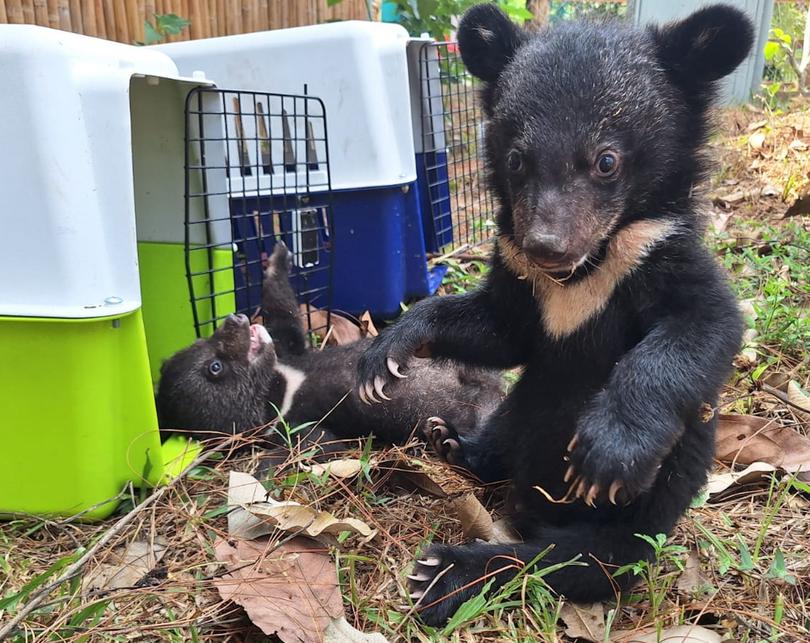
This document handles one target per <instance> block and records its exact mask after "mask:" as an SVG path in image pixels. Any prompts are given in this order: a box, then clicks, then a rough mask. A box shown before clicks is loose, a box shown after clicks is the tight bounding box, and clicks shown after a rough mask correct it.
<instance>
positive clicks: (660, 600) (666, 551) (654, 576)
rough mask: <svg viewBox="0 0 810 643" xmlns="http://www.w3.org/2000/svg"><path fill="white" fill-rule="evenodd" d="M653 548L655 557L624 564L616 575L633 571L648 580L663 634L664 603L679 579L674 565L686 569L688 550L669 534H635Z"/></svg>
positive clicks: (652, 609)
mask: <svg viewBox="0 0 810 643" xmlns="http://www.w3.org/2000/svg"><path fill="white" fill-rule="evenodd" d="M635 535H636V537H637V538H641V539H642V540H643V541H644V542H646V543H647V544H648V545H650V547H652V549H653V559H652V560H651V561H650V560H640V561H638V562H636V563H630V564H629V565H623V566H621V567H619V569H617V570H616V571H615V572H614V574H613V575H614V576H619V575H621V574H627V573H629V572H632V573H633V575H634V576H638V577H640V578H641V579H642V581H643V582H644V585H645V586H646V588H647V596H648V599H649V602H650V617H651V619H652V620H653V622H654V623H655V627H656V630H657V631H658V633H659V635H660V633H661V631H662V630H663V619H662V618H661V606H662V605H663V604H664V600H665V599H666V596H667V592H669V589H670V587H672V584H673V583H674V582H675V579H676V577H677V576H676V575H675V574H672V573H671V572H672V569H671V568H672V567H675V568H677V569H678V570H679V571H683V569H684V556H685V555H686V552H687V549H686V547H683V546H682V545H671V544H667V536H666V534H657V535H656V536H655V537H652V536H647V535H646V534H635Z"/></svg>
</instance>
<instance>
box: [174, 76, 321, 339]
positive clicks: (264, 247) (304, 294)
mask: <svg viewBox="0 0 810 643" xmlns="http://www.w3.org/2000/svg"><path fill="white" fill-rule="evenodd" d="M185 156H186V158H185V163H186V175H185V176H186V179H185V183H186V184H185V235H186V236H185V249H186V273H187V276H188V285H189V293H190V296H191V305H192V312H193V316H194V325H195V329H196V331H197V336H198V337H202V336H208V335H210V334H211V333H212V332H213V331H214V330H215V329H216V328H217V326H218V323H219V322H220V321H221V320H222V319H224V318H225V317H226V316H227V315H228V314H230V313H232V312H239V313H244V314H246V315H248V316H249V317H251V319H255V318H256V317H257V315H258V314H259V313H260V311H261V293H262V276H263V272H264V268H265V267H266V266H267V261H268V258H269V257H270V254H271V253H272V251H273V246H274V245H275V244H276V243H277V242H278V241H284V243H285V244H286V245H287V247H288V248H289V250H290V253H291V256H292V270H291V277H290V279H291V283H292V286H293V289H294V290H295V292H296V294H297V296H298V300H299V302H300V303H301V309H302V313H303V314H304V316H305V320H306V325H307V326H308V329H309V330H310V331H313V332H318V331H320V330H323V328H324V327H325V326H326V325H327V324H328V321H329V320H328V310H329V308H330V307H331V292H332V284H331V279H332V253H333V240H332V233H331V231H332V226H331V217H332V209H331V201H330V195H331V180H330V172H329V149H328V144H327V129H326V110H325V108H324V105H323V103H322V102H321V101H320V100H319V99H318V98H315V97H312V96H307V95H306V89H305V94H304V95H293V94H274V93H264V92H249V91H230V90H222V89H215V88H206V87H200V88H196V89H194V90H193V91H192V92H191V93H190V94H189V95H188V98H187V99H186V153H185ZM321 311H326V312H321Z"/></svg>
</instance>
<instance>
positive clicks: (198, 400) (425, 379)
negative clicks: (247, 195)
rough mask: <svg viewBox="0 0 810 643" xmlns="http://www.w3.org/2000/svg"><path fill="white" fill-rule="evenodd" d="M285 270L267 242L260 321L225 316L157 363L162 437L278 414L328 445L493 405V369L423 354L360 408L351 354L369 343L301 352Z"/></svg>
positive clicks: (283, 255)
mask: <svg viewBox="0 0 810 643" xmlns="http://www.w3.org/2000/svg"><path fill="white" fill-rule="evenodd" d="M289 269H290V256H289V251H288V250H287V248H286V246H284V244H283V243H277V244H276V245H275V247H274V249H273V253H272V255H271V257H270V261H269V264H268V268H267V269H266V271H265V275H264V280H263V288H262V308H263V315H264V318H265V319H266V320H267V327H264V326H262V325H259V324H253V325H251V324H250V322H249V320H248V318H247V317H245V316H244V315H231V316H230V317H228V318H227V319H226V320H225V321H224V322H223V324H222V325H221V326H220V327H219V328H218V329H217V330H216V332H214V334H213V335H212V336H211V337H209V338H207V339H199V340H197V341H196V342H195V343H194V344H192V345H191V346H189V347H188V348H186V349H184V350H182V351H180V352H179V353H177V354H176V355H174V356H172V357H171V358H170V359H169V360H167V361H166V362H165V363H164V364H163V367H162V369H161V377H160V383H159V386H158V392H157V400H156V401H157V409H158V419H159V424H160V427H161V429H162V431H163V433H164V434H166V433H169V432H172V431H178V432H181V433H183V434H184V435H192V436H194V437H198V438H205V437H206V436H207V437H211V435H212V434H213V432H220V433H221V432H226V433H233V432H242V431H246V430H248V429H252V428H254V427H261V426H264V425H267V424H269V423H271V422H273V421H274V420H276V418H277V417H278V415H279V414H280V415H281V416H282V417H283V418H284V419H285V420H286V422H287V424H288V425H289V426H290V427H293V428H294V427H297V426H300V425H302V424H305V423H314V422H318V425H317V428H316V429H315V430H314V431H311V432H310V433H309V434H308V435H306V440H305V442H315V441H317V442H318V444H319V445H320V446H321V447H322V448H323V449H324V451H329V450H330V445H331V444H332V443H333V441H335V440H339V439H344V438H353V437H362V436H368V435H371V434H374V435H375V436H377V437H378V438H380V439H382V440H384V441H386V442H390V443H397V442H404V441H405V440H407V439H408V437H409V436H410V435H411V434H412V433H413V431H414V429H415V428H417V427H418V426H419V425H420V423H422V422H423V421H424V420H426V419H427V418H429V417H431V416H434V415H437V414H438V413H439V412H441V413H442V414H443V416H444V417H448V418H452V421H453V422H457V423H458V425H459V426H474V425H475V424H477V422H478V421H480V420H481V419H483V417H484V416H485V415H486V414H487V413H490V412H492V411H493V410H494V409H495V408H496V406H497V405H498V403H499V402H500V401H501V399H502V397H503V394H502V384H501V379H500V376H499V375H498V374H496V373H494V372H492V371H487V370H484V369H480V368H474V367H465V366H453V365H450V366H447V365H445V366H444V367H440V366H438V365H436V364H434V363H433V362H432V361H431V360H427V359H424V360H419V361H418V364H417V365H416V366H415V368H412V369H411V370H410V371H409V373H408V377H407V379H403V382H402V388H401V389H400V391H399V394H398V395H397V399H396V400H391V401H386V402H385V403H383V404H381V405H379V406H375V407H374V408H373V409H369V407H368V406H366V405H364V404H362V403H361V400H360V398H358V396H357V395H356V394H355V393H354V392H353V384H354V380H355V372H356V368H357V360H358V357H359V356H360V354H361V353H362V352H363V350H364V349H365V348H366V347H367V346H368V345H369V343H370V340H361V341H358V342H355V343H353V344H348V345H345V346H336V347H331V346H330V347H326V348H324V349H323V350H322V351H319V350H311V351H309V350H307V348H306V347H307V343H306V337H305V335H304V331H303V329H302V327H301V323H300V320H299V316H298V305H297V302H296V299H295V294H294V292H293V290H292V287H291V286H290V281H289ZM271 338H272V339H271ZM302 433H303V434H305V433H306V432H305V431H304V432H302ZM266 436H267V440H268V442H269V443H271V444H275V445H279V446H280V445H281V443H280V440H279V437H280V436H279V434H278V433H277V432H276V431H275V430H274V429H273V428H272V427H268V429H267V431H266ZM298 436H299V437H302V435H301V434H298Z"/></svg>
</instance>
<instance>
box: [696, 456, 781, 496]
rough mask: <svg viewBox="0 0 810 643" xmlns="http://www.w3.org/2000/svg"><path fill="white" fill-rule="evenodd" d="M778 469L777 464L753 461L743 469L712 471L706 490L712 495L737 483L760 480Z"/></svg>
mask: <svg viewBox="0 0 810 643" xmlns="http://www.w3.org/2000/svg"><path fill="white" fill-rule="evenodd" d="M776 470H777V469H776V467H775V466H773V465H772V464H768V463H767V462H752V463H751V464H749V465H748V466H747V467H746V468H745V469H743V470H742V471H729V472H727V473H712V474H711V475H709V481H708V482H707V483H706V491H707V492H708V494H709V495H710V496H715V495H717V494H718V493H722V492H723V491H725V490H726V489H728V488H729V487H732V486H734V485H735V484H736V485H744V484H751V483H752V482H759V481H760V480H763V479H765V478H766V477H767V476H768V474H770V473H773V472H774V471H776Z"/></svg>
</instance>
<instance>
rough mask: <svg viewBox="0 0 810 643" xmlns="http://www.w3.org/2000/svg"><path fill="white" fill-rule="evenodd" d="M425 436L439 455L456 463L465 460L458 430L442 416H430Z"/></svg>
mask: <svg viewBox="0 0 810 643" xmlns="http://www.w3.org/2000/svg"><path fill="white" fill-rule="evenodd" d="M422 432H423V433H424V435H425V438H426V439H427V441H428V442H429V443H430V445H431V446H432V447H433V450H434V451H435V452H436V453H437V454H438V456H439V457H440V458H441V459H442V460H444V461H445V462H448V463H450V464H454V465H460V464H462V463H463V461H464V457H463V450H462V447H461V438H460V437H459V435H458V432H457V431H456V430H455V429H454V428H453V427H451V426H448V425H447V423H446V422H445V421H444V420H443V419H442V418H440V417H431V418H428V419H427V421H426V422H425V426H424V428H423V430H422Z"/></svg>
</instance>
